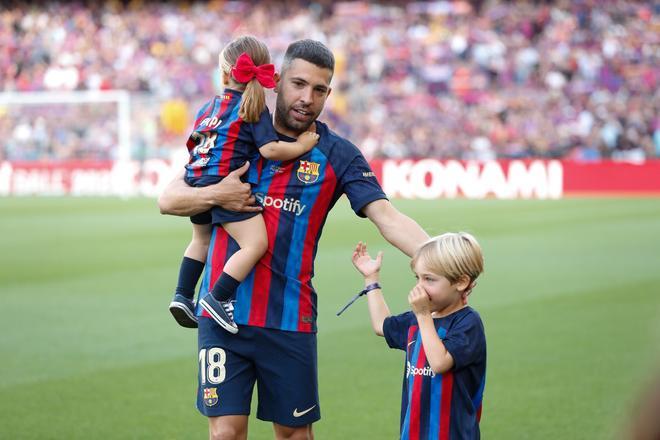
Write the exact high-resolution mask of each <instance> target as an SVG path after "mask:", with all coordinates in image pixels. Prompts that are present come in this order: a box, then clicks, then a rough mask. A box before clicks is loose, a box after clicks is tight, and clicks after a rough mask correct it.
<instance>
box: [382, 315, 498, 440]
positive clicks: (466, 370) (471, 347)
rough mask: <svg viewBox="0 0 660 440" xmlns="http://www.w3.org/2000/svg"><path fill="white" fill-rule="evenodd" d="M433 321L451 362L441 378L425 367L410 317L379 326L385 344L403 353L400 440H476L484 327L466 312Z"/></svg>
mask: <svg viewBox="0 0 660 440" xmlns="http://www.w3.org/2000/svg"><path fill="white" fill-rule="evenodd" d="M433 322H434V324H435V328H436V329H437V331H438V335H439V336H440V338H441V339H442V343H443V344H444V346H445V348H446V349H447V351H449V353H450V354H451V355H452V357H453V358H454V367H453V368H452V369H451V370H450V371H448V372H446V373H444V374H436V373H435V372H433V370H432V369H431V367H430V366H429V363H428V361H427V359H426V353H425V352H424V346H423V344H422V337H421V334H420V333H419V327H418V325H417V318H415V315H414V314H413V313H412V312H407V313H403V314H401V315H398V316H391V317H389V318H387V319H385V322H384V323H383V333H384V336H385V339H386V341H387V344H388V345H389V346H390V347H391V348H397V349H400V350H404V351H405V352H406V364H405V367H404V377H403V390H402V397H401V426H400V428H401V430H400V432H401V439H402V440H421V439H424V440H427V439H434V440H435V439H439V440H448V439H452V440H456V439H470V440H472V439H478V438H480V431H479V420H480V418H481V402H482V397H483V392H484V385H485V381H486V335H485V333H484V327H483V323H482V322H481V318H480V317H479V314H478V313H477V312H476V311H475V310H474V309H472V308H471V307H464V308H462V309H461V310H458V311H456V312H454V313H452V314H451V315H448V316H445V317H442V318H435V319H434V320H433Z"/></svg>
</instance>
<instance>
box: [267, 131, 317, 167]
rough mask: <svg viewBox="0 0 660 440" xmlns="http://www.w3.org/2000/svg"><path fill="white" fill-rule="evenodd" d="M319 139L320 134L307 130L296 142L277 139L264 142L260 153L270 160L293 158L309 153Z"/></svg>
mask: <svg viewBox="0 0 660 440" xmlns="http://www.w3.org/2000/svg"><path fill="white" fill-rule="evenodd" d="M318 141H319V135H318V134H316V133H312V132H311V131H305V132H303V133H302V134H301V135H300V136H298V140H297V141H295V142H283V141H275V142H269V143H267V144H264V145H262V146H261V147H260V148H259V153H260V154H261V155H262V156H263V157H265V158H266V159H269V160H282V161H285V160H291V159H295V158H297V157H300V156H302V155H303V154H305V153H307V152H308V151H309V150H311V149H312V148H314V145H316V143H317V142H318Z"/></svg>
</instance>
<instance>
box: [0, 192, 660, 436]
mask: <svg viewBox="0 0 660 440" xmlns="http://www.w3.org/2000/svg"><path fill="white" fill-rule="evenodd" d="M395 205H396V206H397V207H398V208H399V209H401V210H402V211H403V212H405V213H407V214H408V215H410V216H411V217H413V218H415V219H416V220H417V221H418V222H419V223H420V224H421V225H422V226H423V227H424V228H426V229H427V230H428V231H429V232H430V233H431V234H438V233H441V232H444V231H448V230H451V231H456V230H466V231H469V232H471V233H473V234H475V235H476V236H477V238H478V239H479V240H480V242H481V244H482V246H483V248H484V252H485V256H486V272H485V274H484V275H483V277H482V278H481V279H480V280H479V285H478V287H477V288H476V289H475V290H474V293H473V295H472V297H471V305H472V306H474V307H475V308H476V309H477V310H478V311H479V312H480V313H481V316H482V318H483V320H484V323H485V327H486V335H487V340H488V370H487V374H488V375H487V383H486V392H485V398H484V410H483V419H482V433H483V437H484V438H486V439H507V440H508V439H534V440H538V439H595V438H598V439H607V438H615V437H616V434H617V433H618V432H619V430H620V429H621V427H622V426H623V424H624V422H625V420H626V419H627V418H628V417H629V413H630V407H631V404H632V402H633V401H634V399H635V397H636V396H637V395H638V393H639V392H640V390H641V389H642V387H643V386H644V384H645V383H646V381H648V380H649V379H650V378H651V376H652V373H653V372H654V371H655V372H657V371H658V366H659V365H660V362H659V361H660V356H658V355H659V353H660V352H659V349H658V347H660V318H659V317H660V271H659V268H660V264H659V263H660V257H659V256H658V255H660V203H658V199H566V200H561V201H496V200H485V201H467V200H440V201H399V200H397V201H395ZM189 235H190V226H189V223H188V221H187V219H182V218H175V217H167V216H160V215H159V214H158V210H157V207H156V202H155V200H151V199H132V200H127V201H122V200H116V199H87V198H81V199H75V198H37V199H33V198H4V199H2V200H0V245H1V246H0V248H1V249H2V252H1V253H0V328H1V331H0V359H1V362H0V438H3V439H90V438H99V439H100V438H102V439H114V438H116V439H130V438H136V439H138V438H139V439H142V438H154V439H155V438H158V439H193V438H206V436H207V425H206V420H205V419H204V418H203V417H201V416H200V415H199V414H198V413H197V411H196V410H195V408H194V397H195V386H196V365H197V354H196V333H195V331H191V330H187V329H182V328H178V327H177V326H176V324H175V322H174V321H173V320H172V319H171V317H170V316H169V313H168V311H167V305H168V303H169V300H170V296H171V292H172V289H173V286H174V283H175V278H176V274H177V271H178V264H179V261H180V259H181V255H182V252H183V249H184V247H185V245H186V243H187V240H188V239H189ZM358 240H367V242H368V243H369V246H370V249H371V250H373V251H377V250H384V251H385V260H384V268H383V276H382V278H383V282H382V284H383V285H384V292H385V295H386V298H387V299H388V302H389V305H390V308H391V310H392V311H393V312H395V313H400V312H403V311H405V310H406V309H407V304H406V301H405V298H406V294H407V292H408V291H409V289H410V287H411V286H412V284H413V276H412V273H411V272H410V269H409V266H408V259H407V257H405V256H404V255H402V254H400V253H399V252H398V251H396V250H395V249H393V248H392V247H391V246H389V245H387V244H386V243H385V242H384V241H383V239H381V238H380V236H379V235H378V233H377V232H376V230H375V228H374V227H373V226H372V225H371V224H370V223H369V222H368V221H367V220H360V219H358V218H357V217H356V216H355V215H354V214H353V213H352V212H351V211H350V208H349V207H348V204H347V203H346V202H345V201H344V200H342V201H340V203H339V204H338V206H337V207H336V208H335V210H334V212H333V213H332V214H331V215H330V219H329V221H328V223H327V225H326V228H325V233H324V235H323V238H322V241H321V244H320V247H319V254H318V257H317V260H316V263H317V264H316V273H317V276H316V278H315V286H316V288H317V291H318V292H319V310H320V313H319V364H320V368H319V380H320V393H321V407H322V413H323V418H322V420H321V421H320V422H319V423H317V424H315V426H314V429H315V433H316V437H317V438H319V439H339V438H345V439H393V438H396V437H397V431H398V422H399V420H398V415H399V401H400V389H401V374H402V370H403V358H402V356H403V353H402V352H397V351H393V350H389V349H387V348H386V344H385V342H384V341H383V340H382V339H381V338H378V337H376V336H374V335H372V334H371V330H370V325H369V320H368V316H367V310H366V304H365V302H364V301H359V302H358V303H356V304H355V305H354V306H353V307H352V308H350V309H349V310H347V311H346V312H345V313H344V314H343V315H342V316H341V317H339V318H338V317H336V316H335V312H336V311H337V310H338V309H339V308H340V307H341V306H342V305H343V304H344V303H345V302H346V301H347V300H348V299H349V298H350V297H351V296H352V295H353V294H354V293H355V292H356V291H358V290H359V289H360V288H361V281H360V279H359V277H358V275H357V273H356V272H355V271H354V270H353V268H352V266H351V263H350V254H351V250H352V246H353V245H354V244H355V242H357V241H358ZM220 400H222V396H220ZM249 429H250V432H249V437H250V438H254V439H262V438H265V439H268V438H272V431H271V429H272V428H271V426H270V424H268V423H264V422H260V421H256V420H254V419H253V420H251V422H250V428H249Z"/></svg>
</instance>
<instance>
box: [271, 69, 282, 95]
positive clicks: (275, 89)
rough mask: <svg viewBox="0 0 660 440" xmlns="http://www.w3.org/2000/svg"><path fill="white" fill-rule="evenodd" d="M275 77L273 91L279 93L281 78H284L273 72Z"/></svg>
mask: <svg viewBox="0 0 660 440" xmlns="http://www.w3.org/2000/svg"><path fill="white" fill-rule="evenodd" d="M273 79H274V80H275V88H274V89H273V91H274V92H275V93H279V92H280V79H282V78H281V77H280V74H279V73H277V72H275V73H274V74H273Z"/></svg>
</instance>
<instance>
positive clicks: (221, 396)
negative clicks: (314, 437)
mask: <svg viewBox="0 0 660 440" xmlns="http://www.w3.org/2000/svg"><path fill="white" fill-rule="evenodd" d="M198 347H199V352H198V361H199V368H200V371H199V373H198V376H197V379H198V388H197V409H198V410H199V412H201V413H202V414H203V415H205V416H207V417H215V416H226V415H248V414H250V404H251V401H252V390H253V388H254V384H255V382H256V384H257V396H258V399H259V403H258V406H257V418H259V419H261V420H265V421H269V422H275V423H277V424H280V425H284V426H290V427H298V426H305V425H309V424H311V423H314V422H316V421H317V420H319V419H320V418H321V410H320V407H319V393H318V377H317V357H316V333H301V332H289V331H283V330H275V329H269V328H261V327H252V326H243V325H240V326H239V331H238V334H235V335H232V334H230V333H229V332H227V331H225V330H223V329H222V328H221V327H220V326H219V325H217V324H216V323H215V321H213V320H212V319H210V318H206V317H200V318H199V333H198Z"/></svg>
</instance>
